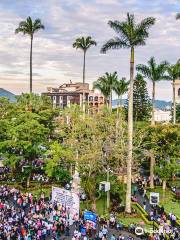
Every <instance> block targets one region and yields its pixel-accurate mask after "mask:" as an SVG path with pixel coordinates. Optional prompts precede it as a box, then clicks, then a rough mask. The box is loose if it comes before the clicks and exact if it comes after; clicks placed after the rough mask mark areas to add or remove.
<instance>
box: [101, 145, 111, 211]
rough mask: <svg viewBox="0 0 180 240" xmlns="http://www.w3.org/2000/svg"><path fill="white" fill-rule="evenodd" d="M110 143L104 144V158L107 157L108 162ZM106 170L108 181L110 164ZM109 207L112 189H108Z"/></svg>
mask: <svg viewBox="0 0 180 240" xmlns="http://www.w3.org/2000/svg"><path fill="white" fill-rule="evenodd" d="M110 150H111V149H110V145H109V144H107V143H106V142H105V144H104V146H103V149H102V151H103V153H104V158H105V159H106V162H107V159H108V155H109V153H110ZM106 172H107V182H109V173H110V168H109V165H108V164H107V169H106ZM106 201H107V209H109V207H110V191H107V200H106Z"/></svg>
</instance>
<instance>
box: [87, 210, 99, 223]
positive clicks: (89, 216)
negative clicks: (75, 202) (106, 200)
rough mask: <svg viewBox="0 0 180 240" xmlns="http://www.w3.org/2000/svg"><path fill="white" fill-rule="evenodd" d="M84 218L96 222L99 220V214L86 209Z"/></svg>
mask: <svg viewBox="0 0 180 240" xmlns="http://www.w3.org/2000/svg"><path fill="white" fill-rule="evenodd" d="M84 220H89V221H92V222H94V223H96V222H97V215H96V214H95V213H93V212H90V211H86V212H84Z"/></svg>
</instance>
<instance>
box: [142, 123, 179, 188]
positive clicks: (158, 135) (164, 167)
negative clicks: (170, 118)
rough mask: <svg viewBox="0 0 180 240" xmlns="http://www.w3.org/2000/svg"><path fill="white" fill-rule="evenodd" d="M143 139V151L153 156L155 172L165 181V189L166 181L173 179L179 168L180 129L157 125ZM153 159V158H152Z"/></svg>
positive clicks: (174, 126) (147, 130) (149, 129)
mask: <svg viewBox="0 0 180 240" xmlns="http://www.w3.org/2000/svg"><path fill="white" fill-rule="evenodd" d="M146 132H147V134H146V136H145V138H144V139H143V142H142V145H143V151H148V152H149V153H150V154H152V157H153V159H154V161H153V170H155V172H156V173H157V175H159V176H160V177H161V178H162V179H163V189H165V187H166V180H167V179H169V178H171V177H172V174H173V172H175V169H177V167H178V160H179V153H180V151H179V144H180V127H179V126H176V125H171V124H169V125H157V126H151V127H148V128H147V129H146ZM150 157H151V156H150Z"/></svg>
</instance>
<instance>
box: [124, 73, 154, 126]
mask: <svg viewBox="0 0 180 240" xmlns="http://www.w3.org/2000/svg"><path fill="white" fill-rule="evenodd" d="M127 104H128V101H127ZM126 109H127V106H126ZM151 111H152V104H151V101H150V98H149V95H148V91H147V84H146V81H145V80H144V79H143V77H142V76H141V75H140V74H137V76H136V79H135V80H134V88H133V118H134V121H136V122H137V121H149V120H150V118H151Z"/></svg>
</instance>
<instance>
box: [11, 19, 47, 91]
mask: <svg viewBox="0 0 180 240" xmlns="http://www.w3.org/2000/svg"><path fill="white" fill-rule="evenodd" d="M40 29H44V25H43V24H42V23H41V20H40V19H38V18H37V19H35V20H34V22H33V20H32V19H31V17H28V18H27V19H26V20H25V21H21V22H20V23H19V27H18V28H17V29H16V30H15V33H16V34H17V33H23V34H24V35H26V34H27V35H29V36H30V39H31V46H30V93H31V92H32V46H33V38H34V34H35V33H36V32H38V31H39V30H40Z"/></svg>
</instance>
